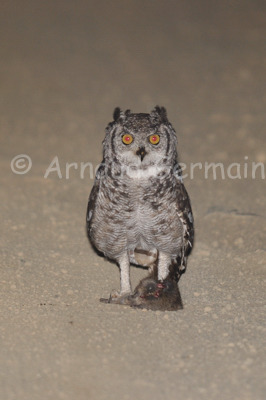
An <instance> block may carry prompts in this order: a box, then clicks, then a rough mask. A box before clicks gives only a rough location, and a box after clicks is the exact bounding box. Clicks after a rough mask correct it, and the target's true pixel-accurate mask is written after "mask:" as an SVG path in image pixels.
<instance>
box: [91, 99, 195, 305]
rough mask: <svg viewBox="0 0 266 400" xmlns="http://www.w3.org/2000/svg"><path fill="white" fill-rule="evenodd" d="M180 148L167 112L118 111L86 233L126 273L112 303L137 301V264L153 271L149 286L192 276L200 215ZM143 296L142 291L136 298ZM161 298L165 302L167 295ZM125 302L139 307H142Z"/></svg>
mask: <svg viewBox="0 0 266 400" xmlns="http://www.w3.org/2000/svg"><path fill="white" fill-rule="evenodd" d="M176 142H177V140H176V134H175V131H174V129H173V127H172V125H171V124H170V123H169V121H168V119H167V114H166V110H165V109H164V108H163V107H158V106H157V107H155V109H154V110H153V111H152V112H151V113H150V114H133V113H131V112H130V111H129V110H127V111H125V112H122V111H121V110H120V109H118V108H117V109H115V111H114V121H113V122H111V123H109V125H108V126H107V128H106V136H105V139H104V142H103V162H102V164H101V166H100V168H99V169H98V172H97V175H96V178H95V182H94V186H93V188H92V191H91V194H90V198H89V204H88V210H87V230H88V237H89V239H90V241H91V243H92V244H93V246H94V247H95V248H96V249H97V250H98V251H100V252H101V253H103V254H104V255H105V256H106V257H107V258H109V259H111V260H114V261H116V262H117V264H118V265H119V267H120V276H121V290H120V293H119V294H117V295H116V296H112V297H111V299H112V302H117V303H121V304H125V301H124V299H125V298H127V299H131V298H132V292H131V285H130V276H129V269H130V264H136V265H141V266H147V267H149V269H150V271H151V272H152V271H153V272H152V278H150V279H153V281H154V282H157V283H158V284H159V287H161V286H160V284H161V283H162V282H166V281H169V279H170V280H172V281H174V280H175V281H176V282H177V281H178V280H179V277H180V275H181V273H183V272H184V271H185V269H186V264H187V256H188V254H189V252H190V250H191V248H192V245H193V216H192V211H191V206H190V201H189V197H188V194H187V192H186V189H185V187H184V185H183V182H182V178H181V173H180V169H179V165H178V162H177V151H176ZM143 282H145V287H146V286H147V285H146V283H147V282H146V281H145V280H143ZM167 285H168V286H167V287H170V286H171V285H170V286H169V284H167ZM136 289H137V288H136ZM141 290H142V289H141V287H139V286H138V289H137V291H135V292H134V294H135V299H136V296H137V294H136V293H140V292H141ZM155 292H156V295H155V297H157V298H158V297H160V294H162V293H165V290H164V291H163V290H159V291H155ZM158 294H159V296H158ZM168 297H169V296H168ZM142 298H143V299H144V297H143V296H142V297H141V295H140V299H142ZM143 301H144V300H143ZM126 303H127V304H130V305H136V304H133V303H136V301H135V300H134V302H133V301H132V304H131V303H130V300H127V302H126ZM138 305H139V304H138ZM147 308H150V307H147ZM151 308H152V307H151Z"/></svg>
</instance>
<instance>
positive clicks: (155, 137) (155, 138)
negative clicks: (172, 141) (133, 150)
mask: <svg viewBox="0 0 266 400" xmlns="http://www.w3.org/2000/svg"><path fill="white" fill-rule="evenodd" d="M149 140H150V142H151V144H158V143H159V142H160V136H159V135H151V136H150V137H149Z"/></svg>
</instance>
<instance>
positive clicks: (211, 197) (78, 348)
mask: <svg viewBox="0 0 266 400" xmlns="http://www.w3.org/2000/svg"><path fill="white" fill-rule="evenodd" d="M0 19H1V21H0V33H1V46H0V60H1V61H0V72H1V96H0V101H1V145H0V153H1V161H0V167H1V186H0V204H1V215H2V222H1V227H0V232H1V264H0V268H1V277H0V281H1V293H0V294H1V322H0V334H1V347H0V399H1V400H24V399H25V400H31V399H32V400H50V399H51V400H52V399H53V400H54V399H66V400H73V399H75V400H83V399H84V400H85V399H86V400H87V399H100V400H103V399H110V400H112V399H129V400H131V399H148V400H149V399H156V400H157V399H158V400H160V399H186V400H190V399H191V400H196V399H218V400H219V399H222V400H223V399H234V400H238V399H239V400H260V399H264V398H265V395H266V386H265V369H264V371H263V368H265V336H266V334H265V313H264V310H265V309H264V307H265V262H266V244H265V243H266V231H265V229H266V226H265V225H266V224H265V221H266V219H265V218H266V205H265V195H266V190H265V176H263V168H264V169H265V162H266V151H265V106H266V102H265V35H266V29H265V28H266V15H265V2H263V1H256V0H255V1H251V0H250V1H248V0H243V1H237V0H233V1H227V0H225V1H222V2H213V1H211V0H209V1H207V0H206V1H201V0H199V1H197V0H188V1H179V0H178V1H174V0H165V1H162V0H161V1H159V0H144V1H139V0H135V1H133V0H125V1H121V0H118V1H117V0H114V1H109V2H108V1H102V0H100V1H82V0H76V1H75V2H74V1H3V2H2V3H1V12H0ZM156 104H159V105H164V106H165V107H166V108H167V110H168V115H169V119H170V121H171V122H172V123H173V125H174V126H175V128H176V130H177V133H178V137H179V154H180V160H181V161H182V162H183V163H184V164H186V166H187V170H186V171H184V172H186V173H187V175H188V176H187V177H186V178H185V184H186V187H187V189H188V191H189V194H190V197H191V200H192V205H193V211H194V215H195V224H196V245H195V248H194V251H193V254H192V255H191V257H190V260H189V267H188V271H187V273H186V274H185V275H184V276H183V277H182V279H181V284H180V289H181V292H182V297H183V302H184V310H182V311H178V312H152V311H141V310H135V309H131V308H127V307H122V306H116V305H106V304H101V303H100V302H99V298H100V297H103V296H107V295H108V294H109V293H110V291H111V289H114V288H116V289H118V288H119V271H118V269H117V267H116V266H115V265H113V264H110V263H109V262H107V261H105V260H103V259H102V258H99V257H98V256H97V255H96V254H95V253H94V252H93V251H92V249H91V247H90V245H89V243H88V241H87V238H86V234H85V213H86V206H87V198H88V195H89V192H90V190H91V187H92V184H93V175H94V170H95V168H96V166H97V164H98V163H99V162H100V161H101V142H102V139H103V137H104V128H105V126H106V124H107V123H108V122H109V121H110V120H111V119H112V112H113V109H114V107H116V106H121V107H122V108H131V109H132V110H133V111H135V112H149V111H150V110H151V109H152V108H153V107H154V105H156ZM21 154H26V155H27V156H29V157H30V159H31V161H32V167H31V169H30V171H28V172H27V173H25V174H18V173H15V172H13V171H15V170H16V169H17V171H18V172H23V171H24V172H25V168H26V164H25V165H24V170H23V161H22V160H21V161H19V162H18V163H16V162H15V161H13V164H12V168H11V160H12V159H13V158H14V157H15V156H19V155H21ZM55 157H57V158H55ZM17 161H18V160H17ZM56 161H57V162H58V165H57V167H58V168H60V171H59V169H58V168H57V171H56V170H55V167H56ZM85 162H90V163H91V165H92V169H91V170H90V168H88V167H87V169H86V170H85V173H84V176H83V173H82V165H83V164H82V163H85ZM211 162H214V163H221V165H222V167H221V168H224V179H223V177H222V175H221V170H220V169H219V168H220V167H219V168H217V170H216V172H217V177H216V178H217V179H214V175H213V172H212V169H211V168H210V170H209V176H208V177H207V176H206V174H207V172H208V169H207V172H206V166H205V163H207V165H209V163H211ZM51 163H52V164H51ZM67 163H68V164H70V163H76V164H75V165H74V166H72V168H71V169H70V170H69V174H68V173H67V171H66V166H67V165H68V164H67ZM191 163H194V164H195V163H200V165H201V166H202V169H199V168H200V165H199V167H195V168H194V175H192V172H191V168H190V167H191ZM232 163H235V164H234V165H232ZM252 163H255V164H256V163H262V164H259V165H258V167H257V169H256V170H255V171H254V168H255V167H254V165H255V164H252ZM252 165H253V166H252ZM49 166H51V167H54V170H49ZM19 167H20V168H19ZM18 168H19V169H18ZM252 168H253V176H252ZM12 169H13V171H12ZM45 174H46V178H45V177H44V176H45ZM60 174H61V175H62V176H61V177H60ZM254 175H255V176H254ZM142 276H143V271H140V270H139V269H137V268H133V267H132V279H133V282H134V283H135V284H136V283H137V282H138V280H139V279H140V278H141V277H142Z"/></svg>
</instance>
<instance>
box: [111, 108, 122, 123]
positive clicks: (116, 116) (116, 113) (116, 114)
mask: <svg viewBox="0 0 266 400" xmlns="http://www.w3.org/2000/svg"><path fill="white" fill-rule="evenodd" d="M121 114H124V113H123V111H122V110H121V108H119V107H116V108H115V109H114V113H113V118H114V121H115V122H117V121H118V120H119V118H120V117H121Z"/></svg>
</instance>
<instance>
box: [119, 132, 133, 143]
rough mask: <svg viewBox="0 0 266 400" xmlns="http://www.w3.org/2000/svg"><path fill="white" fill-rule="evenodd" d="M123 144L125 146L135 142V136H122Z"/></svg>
mask: <svg viewBox="0 0 266 400" xmlns="http://www.w3.org/2000/svg"><path fill="white" fill-rule="evenodd" d="M122 142H123V143H124V144H130V143H132V142H133V136H131V135H129V134H128V133H127V134H126V135H123V136H122Z"/></svg>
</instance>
